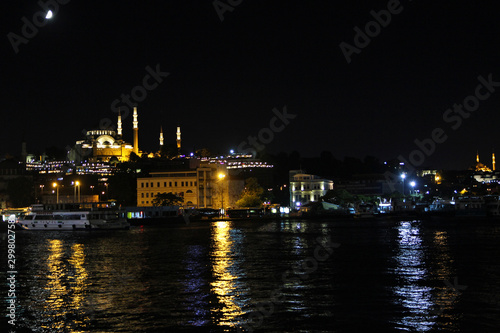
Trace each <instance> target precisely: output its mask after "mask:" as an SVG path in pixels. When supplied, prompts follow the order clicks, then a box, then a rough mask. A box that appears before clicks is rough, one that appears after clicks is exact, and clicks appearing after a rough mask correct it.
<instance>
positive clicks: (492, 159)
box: [491, 151, 495, 171]
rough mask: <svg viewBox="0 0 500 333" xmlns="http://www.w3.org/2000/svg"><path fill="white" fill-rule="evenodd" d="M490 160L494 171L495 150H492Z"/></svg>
mask: <svg viewBox="0 0 500 333" xmlns="http://www.w3.org/2000/svg"><path fill="white" fill-rule="evenodd" d="M491 162H492V164H493V171H495V152H494V151H493V153H492V154H491Z"/></svg>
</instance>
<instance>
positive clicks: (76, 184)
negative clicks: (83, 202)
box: [73, 181, 80, 202]
mask: <svg viewBox="0 0 500 333" xmlns="http://www.w3.org/2000/svg"><path fill="white" fill-rule="evenodd" d="M77 189H78V202H80V182H79V181H76V182H75V195H74V197H75V199H74V200H73V201H74V202H77V201H76V192H77Z"/></svg>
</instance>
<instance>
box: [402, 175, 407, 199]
mask: <svg viewBox="0 0 500 333" xmlns="http://www.w3.org/2000/svg"><path fill="white" fill-rule="evenodd" d="M401 178H402V179H403V196H404V195H405V178H406V175H405V174H404V173H402V174H401Z"/></svg>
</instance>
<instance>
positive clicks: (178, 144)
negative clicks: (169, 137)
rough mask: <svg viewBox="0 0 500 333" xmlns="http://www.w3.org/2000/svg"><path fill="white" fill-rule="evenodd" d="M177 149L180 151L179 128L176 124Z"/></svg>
mask: <svg viewBox="0 0 500 333" xmlns="http://www.w3.org/2000/svg"><path fill="white" fill-rule="evenodd" d="M177 150H178V152H179V153H180V152H181V128H180V126H177Z"/></svg>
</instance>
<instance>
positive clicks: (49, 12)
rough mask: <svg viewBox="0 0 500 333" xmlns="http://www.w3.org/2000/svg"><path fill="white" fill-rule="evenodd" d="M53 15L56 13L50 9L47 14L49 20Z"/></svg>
mask: <svg viewBox="0 0 500 333" xmlns="http://www.w3.org/2000/svg"><path fill="white" fill-rule="evenodd" d="M53 16H54V13H52V11H51V10H49V11H48V12H47V15H45V18H46V19H47V20H50V19H51V18H52V17H53Z"/></svg>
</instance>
